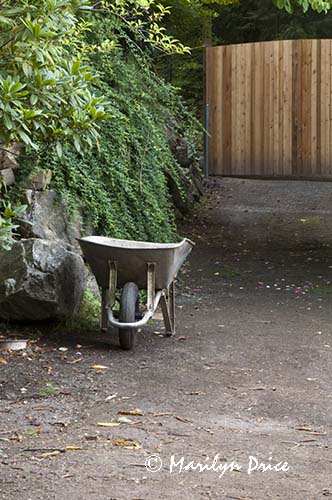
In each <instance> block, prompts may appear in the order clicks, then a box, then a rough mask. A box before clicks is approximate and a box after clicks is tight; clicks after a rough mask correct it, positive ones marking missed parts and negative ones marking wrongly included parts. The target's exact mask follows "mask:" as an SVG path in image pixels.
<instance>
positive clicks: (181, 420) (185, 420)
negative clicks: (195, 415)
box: [175, 415, 191, 424]
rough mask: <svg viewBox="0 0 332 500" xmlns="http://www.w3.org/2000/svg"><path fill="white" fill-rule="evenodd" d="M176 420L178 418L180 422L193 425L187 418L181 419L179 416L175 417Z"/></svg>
mask: <svg viewBox="0 0 332 500" xmlns="http://www.w3.org/2000/svg"><path fill="white" fill-rule="evenodd" d="M175 418H176V420H179V421H180V422H185V423H186V424H188V423H189V424H190V423H191V421H190V420H188V419H187V418H184V417H179V416H178V415H175Z"/></svg>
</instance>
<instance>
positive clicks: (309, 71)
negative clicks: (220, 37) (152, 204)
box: [206, 40, 332, 178]
mask: <svg viewBox="0 0 332 500" xmlns="http://www.w3.org/2000/svg"><path fill="white" fill-rule="evenodd" d="M206 75H207V82H206V93H207V103H208V104H209V115H210V118H209V130H210V139H209V170H210V173H211V174H212V175H235V176H260V177H294V178H301V177H304V178H329V177H332V106H331V104H332V103H331V100H332V98H331V92H332V40H293V41H274V42H262V43H252V44H240V45H228V46H219V47H211V48H208V49H207V54H206Z"/></svg>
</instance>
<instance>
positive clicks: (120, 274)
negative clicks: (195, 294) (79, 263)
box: [78, 236, 194, 350]
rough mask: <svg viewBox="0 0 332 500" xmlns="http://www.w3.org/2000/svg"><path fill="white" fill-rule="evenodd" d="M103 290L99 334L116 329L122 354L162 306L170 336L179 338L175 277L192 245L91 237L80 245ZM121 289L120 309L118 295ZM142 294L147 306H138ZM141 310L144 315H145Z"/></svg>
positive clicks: (185, 242) (188, 241)
mask: <svg viewBox="0 0 332 500" xmlns="http://www.w3.org/2000/svg"><path fill="white" fill-rule="evenodd" d="M78 241H79V244H80V246H81V249H82V251H83V255H84V257H85V259H86V261H87V263H88V264H89V265H90V267H91V270H92V272H93V274H94V275H95V277H96V280H97V283H98V285H99V287H100V288H101V289H102V307H101V329H102V330H108V329H109V328H110V327H113V328H115V329H118V331H119V341H120V346H121V348H122V349H125V350H130V349H132V348H133V347H134V346H135V343H136V339H137V331H138V329H139V328H141V327H143V326H144V325H146V324H147V322H148V321H149V320H150V319H151V318H152V317H153V315H154V313H155V312H156V309H157V307H158V305H159V304H160V306H161V310H162V314H163V319H164V323H165V330H166V335H167V336H172V335H174V333H175V286H174V284H175V278H176V276H177V273H178V271H179V269H180V267H181V266H182V264H183V263H184V261H185V260H186V258H187V256H188V255H189V253H190V252H191V250H192V248H193V246H194V243H193V242H192V241H190V240H188V239H186V238H185V239H183V240H182V241H181V242H180V243H148V242H143V241H130V240H119V239H114V238H105V237H102V236H88V237H86V238H81V239H79V240H78ZM118 289H122V291H121V295H120V308H119V309H118V310H116V308H115V305H116V300H117V299H118V294H117V290H118ZM140 290H146V304H145V306H144V307H143V308H142V307H140V293H139V292H140ZM141 309H143V312H141Z"/></svg>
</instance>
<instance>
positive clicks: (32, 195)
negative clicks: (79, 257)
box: [20, 189, 82, 252]
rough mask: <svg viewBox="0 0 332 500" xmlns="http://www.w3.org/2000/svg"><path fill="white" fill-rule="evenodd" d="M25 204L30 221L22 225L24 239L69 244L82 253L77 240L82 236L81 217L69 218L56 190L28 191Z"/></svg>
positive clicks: (21, 231)
mask: <svg viewBox="0 0 332 500" xmlns="http://www.w3.org/2000/svg"><path fill="white" fill-rule="evenodd" d="M24 202H25V203H26V204H27V205H28V219H29V220H28V221H27V222H26V223H24V222H21V223H20V234H21V236H22V237H23V238H41V239H45V240H51V241H58V240H61V241H62V242H63V243H69V244H70V245H72V246H73V247H75V248H76V250H77V251H78V252H80V248H79V245H78V243H77V238H79V237H80V236H81V225H82V221H81V217H80V215H79V214H76V216H75V217H72V218H69V216H68V213H67V210H66V207H65V206H64V204H63V203H62V201H61V198H60V197H59V195H58V194H57V193H56V191H54V190H49V191H33V190H31V189H28V190H26V192H25V200H24Z"/></svg>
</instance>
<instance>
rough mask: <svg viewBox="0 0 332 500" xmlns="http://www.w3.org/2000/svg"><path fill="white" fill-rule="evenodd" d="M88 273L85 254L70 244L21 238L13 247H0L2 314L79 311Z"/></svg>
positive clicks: (35, 317)
mask: <svg viewBox="0 0 332 500" xmlns="http://www.w3.org/2000/svg"><path fill="white" fill-rule="evenodd" d="M86 275H87V271H86V268H85V266H84V262H83V260H82V258H81V257H80V255H78V254H77V253H76V252H75V251H74V249H73V248H72V247H71V246H70V245H66V244H65V243H63V242H59V241H48V240H44V239H35V238H30V239H23V240H20V241H17V242H16V243H15V244H14V246H13V248H12V249H11V250H10V251H5V250H1V251H0V318H1V319H6V320H11V321H45V320H55V319H56V320H59V319H65V318H68V317H71V316H73V315H75V313H76V312H77V311H78V309H79V306H80V303H81V299H82V294H83V291H84V288H85V282H86Z"/></svg>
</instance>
